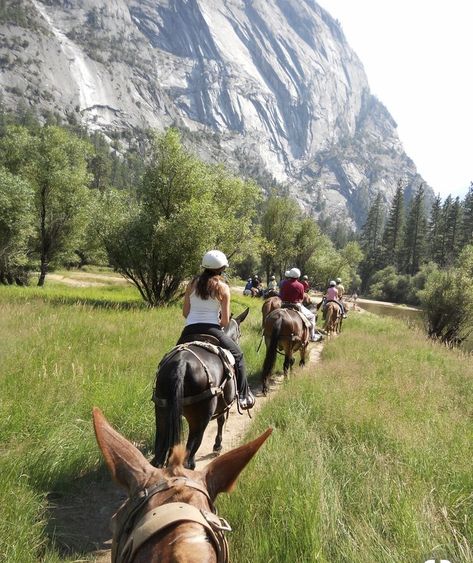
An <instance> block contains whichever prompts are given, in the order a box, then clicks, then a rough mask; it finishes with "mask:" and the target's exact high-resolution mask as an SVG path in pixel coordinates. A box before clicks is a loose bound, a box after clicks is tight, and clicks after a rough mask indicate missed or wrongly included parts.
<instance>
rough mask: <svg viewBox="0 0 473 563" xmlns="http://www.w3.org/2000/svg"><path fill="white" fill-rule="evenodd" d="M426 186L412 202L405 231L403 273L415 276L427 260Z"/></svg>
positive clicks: (422, 187) (418, 191)
mask: <svg viewBox="0 0 473 563" xmlns="http://www.w3.org/2000/svg"><path fill="white" fill-rule="evenodd" d="M424 194H425V191H424V186H423V185H422V184H421V185H420V186H419V188H418V190H417V192H416V193H415V195H414V198H413V199H412V201H411V205H410V208H409V212H408V216H407V219H406V225H405V229H404V239H403V246H402V250H401V255H402V271H403V272H404V273H406V274H410V275H411V276H413V275H414V274H415V273H416V272H418V270H419V268H420V266H421V264H422V262H423V261H424V259H425V246H426V230H427V223H426V218H425V209H424Z"/></svg>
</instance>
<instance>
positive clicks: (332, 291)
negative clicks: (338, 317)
mask: <svg viewBox="0 0 473 563" xmlns="http://www.w3.org/2000/svg"><path fill="white" fill-rule="evenodd" d="M329 301H335V303H337V305H339V307H340V311H341V313H342V315H344V318H345V317H346V315H345V309H344V308H343V305H342V303H341V302H340V299H339V294H338V289H337V282H336V281H335V280H331V281H330V282H329V284H328V288H327V292H326V294H325V295H324V305H323V306H324V311H325V308H326V307H327V303H328V302H329Z"/></svg>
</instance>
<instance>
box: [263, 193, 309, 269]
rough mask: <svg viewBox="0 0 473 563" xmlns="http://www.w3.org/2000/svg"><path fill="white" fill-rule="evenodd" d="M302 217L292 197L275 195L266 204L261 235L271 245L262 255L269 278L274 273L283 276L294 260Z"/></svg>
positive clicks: (264, 205)
mask: <svg viewBox="0 0 473 563" xmlns="http://www.w3.org/2000/svg"><path fill="white" fill-rule="evenodd" d="M300 217H301V212H300V209H299V206H298V205H297V203H296V202H295V201H294V200H293V199H291V198H290V197H287V196H279V195H276V194H274V193H273V194H271V195H270V196H269V198H268V199H267V200H266V201H265V202H264V204H263V214H262V217H261V234H262V235H263V237H264V238H265V239H266V241H267V242H268V243H269V244H267V245H266V247H265V249H264V252H263V253H262V262H263V268H264V270H265V273H266V277H267V278H269V276H270V275H271V273H272V272H278V273H279V275H280V276H282V275H283V273H284V271H285V270H286V269H287V267H288V266H289V264H290V262H291V260H294V255H295V252H296V249H295V246H294V245H295V238H296V235H297V233H298V231H299V220H300Z"/></svg>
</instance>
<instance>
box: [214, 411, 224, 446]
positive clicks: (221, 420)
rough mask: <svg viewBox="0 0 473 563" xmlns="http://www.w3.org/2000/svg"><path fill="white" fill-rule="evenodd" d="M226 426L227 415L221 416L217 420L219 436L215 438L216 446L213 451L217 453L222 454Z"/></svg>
mask: <svg viewBox="0 0 473 563" xmlns="http://www.w3.org/2000/svg"><path fill="white" fill-rule="evenodd" d="M224 424H225V414H221V415H220V416H219V417H218V418H217V436H216V437H215V444H214V447H213V451H214V452H215V453H220V452H221V451H222V433H223V425H224Z"/></svg>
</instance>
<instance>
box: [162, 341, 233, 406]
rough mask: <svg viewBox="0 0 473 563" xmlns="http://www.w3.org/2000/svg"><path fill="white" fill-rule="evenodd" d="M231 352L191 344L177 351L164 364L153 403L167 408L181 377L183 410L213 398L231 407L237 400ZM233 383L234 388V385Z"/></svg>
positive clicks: (200, 343)
mask: <svg viewBox="0 0 473 563" xmlns="http://www.w3.org/2000/svg"><path fill="white" fill-rule="evenodd" d="M227 353H228V350H225V349H224V348H221V347H217V346H214V345H212V344H209V343H205V342H199V343H188V344H184V345H179V346H176V347H175V348H173V350H171V352H170V353H169V354H167V355H166V356H165V357H164V358H163V360H162V361H161V363H160V365H159V367H158V371H157V373H156V384H155V388H154V393H153V401H154V402H155V404H156V405H157V406H158V407H160V406H161V407H166V406H167V405H168V401H169V400H171V399H173V398H174V394H175V388H176V387H175V383H176V381H175V380H176V378H177V377H179V376H180V377H183V382H182V383H183V385H182V399H181V400H182V406H183V407H186V406H188V405H192V404H194V403H197V402H199V401H203V400H205V399H209V398H211V397H212V396H217V397H219V398H220V397H221V398H223V399H224V400H225V403H230V404H229V405H228V406H230V405H231V403H232V402H233V400H234V398H235V396H236V384H235V369H234V367H233V365H234V359H233V356H231V355H230V356H231V358H232V359H233V362H230V359H229V357H228V355H227ZM231 382H233V385H232V384H231Z"/></svg>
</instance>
